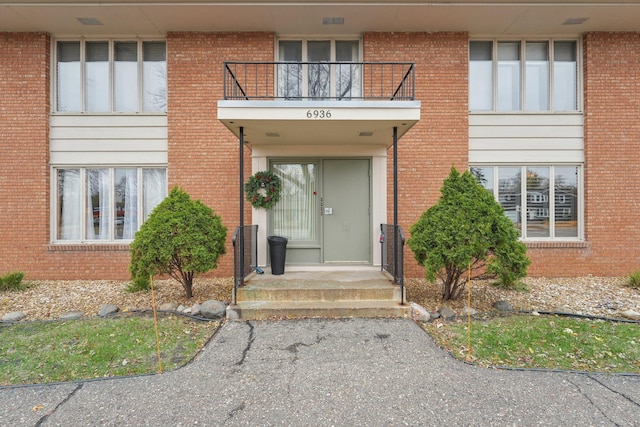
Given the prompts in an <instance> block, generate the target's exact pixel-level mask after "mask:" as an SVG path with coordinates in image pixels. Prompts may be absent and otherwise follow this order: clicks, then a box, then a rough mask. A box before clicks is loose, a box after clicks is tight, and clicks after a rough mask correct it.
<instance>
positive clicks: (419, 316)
mask: <svg viewBox="0 0 640 427" xmlns="http://www.w3.org/2000/svg"><path fill="white" fill-rule="evenodd" d="M409 305H410V306H411V317H412V318H413V320H419V321H422V322H428V321H429V320H431V314H429V312H428V311H427V310H426V309H425V308H424V307H422V306H421V305H420V304H417V303H415V302H412V303H410V304H409Z"/></svg>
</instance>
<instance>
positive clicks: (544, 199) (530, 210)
mask: <svg viewBox="0 0 640 427" xmlns="http://www.w3.org/2000/svg"><path fill="white" fill-rule="evenodd" d="M549 177H550V175H549V168H548V167H529V168H527V237H550V234H549Z"/></svg>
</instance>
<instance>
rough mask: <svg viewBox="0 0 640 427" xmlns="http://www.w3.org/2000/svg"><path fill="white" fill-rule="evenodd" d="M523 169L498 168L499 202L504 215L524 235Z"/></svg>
mask: <svg viewBox="0 0 640 427" xmlns="http://www.w3.org/2000/svg"><path fill="white" fill-rule="evenodd" d="M521 176H522V169H521V168H519V167H499V168H498V202H499V203H500V204H501V205H502V207H503V209H504V213H505V215H506V216H507V218H509V219H510V220H511V221H512V222H513V224H514V225H515V226H516V228H517V229H518V232H519V233H520V234H521V233H522V186H521V181H520V179H521Z"/></svg>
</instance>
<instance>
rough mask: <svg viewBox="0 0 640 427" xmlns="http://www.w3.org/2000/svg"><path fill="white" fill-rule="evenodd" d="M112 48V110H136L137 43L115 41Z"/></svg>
mask: <svg viewBox="0 0 640 427" xmlns="http://www.w3.org/2000/svg"><path fill="white" fill-rule="evenodd" d="M114 50H115V52H114V53H115V61H114V64H113V80H114V81H113V85H114V106H113V107H114V110H115V111H121V112H133V111H138V44H137V43H136V42H117V43H115V45H114Z"/></svg>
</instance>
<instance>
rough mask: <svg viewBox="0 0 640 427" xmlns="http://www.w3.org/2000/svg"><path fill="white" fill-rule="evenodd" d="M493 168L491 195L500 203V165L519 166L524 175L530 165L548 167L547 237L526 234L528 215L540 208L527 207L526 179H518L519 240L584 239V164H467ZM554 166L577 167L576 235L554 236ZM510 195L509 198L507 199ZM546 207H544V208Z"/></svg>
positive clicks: (557, 240) (474, 166)
mask: <svg viewBox="0 0 640 427" xmlns="http://www.w3.org/2000/svg"><path fill="white" fill-rule="evenodd" d="M476 167H477V168H493V183H494V184H493V196H494V198H495V200H496V201H497V202H498V203H500V200H499V187H500V186H499V182H498V169H499V168H501V167H510V168H520V171H521V172H520V174H521V176H526V173H527V168H531V167H548V168H549V197H548V203H549V208H548V212H547V215H548V217H549V237H528V236H527V221H528V219H529V216H530V215H531V214H533V213H536V214H538V213H540V212H539V211H538V210H539V209H542V208H539V207H536V206H534V207H531V208H530V207H529V203H530V202H529V200H527V199H528V197H527V180H526V179H521V180H520V203H521V204H520V207H521V209H520V212H519V215H520V224H521V228H520V240H523V241H528V242H536V241H554V242H559V241H563V242H564V241H584V165H582V164H579V163H566V164H563V163H553V164H550V163H546V164H545V163H542V164H539V163H536V164H523V163H518V164H513V163H505V164H499V163H473V164H470V165H469V170H471V169H472V168H476ZM556 167H577V168H578V176H577V180H578V183H577V190H578V204H577V209H578V215H577V221H578V224H577V229H578V230H577V231H578V233H577V234H578V236H577V237H556V236H555V231H556V227H555V222H556V220H555V219H556V218H555V217H556V196H555V168H556ZM510 199H511V197H510V198H509V200H510ZM544 209H546V208H544ZM559 209H566V208H564V207H560V208H559Z"/></svg>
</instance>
